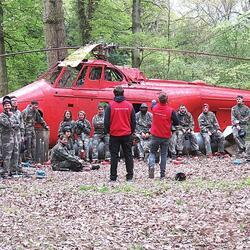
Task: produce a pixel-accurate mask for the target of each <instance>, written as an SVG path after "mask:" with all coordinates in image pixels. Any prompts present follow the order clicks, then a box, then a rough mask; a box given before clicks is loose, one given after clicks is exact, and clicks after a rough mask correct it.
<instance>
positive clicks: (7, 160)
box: [0, 96, 20, 176]
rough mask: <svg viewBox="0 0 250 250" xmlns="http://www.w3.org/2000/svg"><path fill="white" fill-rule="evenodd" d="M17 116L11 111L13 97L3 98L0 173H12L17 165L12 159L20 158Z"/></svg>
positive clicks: (0, 126)
mask: <svg viewBox="0 0 250 250" xmlns="http://www.w3.org/2000/svg"><path fill="white" fill-rule="evenodd" d="M19 126H20V124H19V122H18V120H17V119H16V116H15V115H14V114H13V113H12V112H11V99H10V97H8V96H6V97H4V98H3V112H2V113H1V114H0V142H1V143H0V145H1V159H0V162H1V167H0V175H1V176H5V175H12V174H13V173H14V172H16V171H17V166H15V165H12V159H13V158H16V159H17V158H18V141H17V136H16V132H15V130H18V129H20V127H19Z"/></svg>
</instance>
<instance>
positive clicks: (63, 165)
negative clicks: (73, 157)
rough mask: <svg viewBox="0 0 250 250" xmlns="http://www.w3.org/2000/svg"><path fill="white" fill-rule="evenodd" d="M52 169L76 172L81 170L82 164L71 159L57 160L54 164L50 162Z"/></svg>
mask: <svg viewBox="0 0 250 250" xmlns="http://www.w3.org/2000/svg"><path fill="white" fill-rule="evenodd" d="M52 169H53V170H54V171H69V170H70V171H74V172H78V171H81V170H82V169H83V166H82V164H81V163H77V162H71V161H67V160H66V161H61V162H58V163H56V164H53V162H52Z"/></svg>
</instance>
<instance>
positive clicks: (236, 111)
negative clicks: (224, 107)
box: [231, 95, 250, 153]
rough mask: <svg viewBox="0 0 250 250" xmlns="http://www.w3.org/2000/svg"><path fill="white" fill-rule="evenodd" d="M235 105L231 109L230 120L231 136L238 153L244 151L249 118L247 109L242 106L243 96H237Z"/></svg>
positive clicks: (249, 112)
mask: <svg viewBox="0 0 250 250" xmlns="http://www.w3.org/2000/svg"><path fill="white" fill-rule="evenodd" d="M236 100H237V105H235V106H233V107H232V110H231V120H232V126H233V127H232V129H233V136H234V139H235V142H236V145H237V147H238V153H242V152H244V151H245V149H246V146H245V143H246V135H247V128H248V121H249V117H250V110H249V107H248V106H246V105H244V104H243V96H241V95H239V96H237V99H236Z"/></svg>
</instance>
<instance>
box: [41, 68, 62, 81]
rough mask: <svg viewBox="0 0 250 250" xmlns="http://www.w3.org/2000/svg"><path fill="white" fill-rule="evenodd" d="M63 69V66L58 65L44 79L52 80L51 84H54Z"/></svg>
mask: <svg viewBox="0 0 250 250" xmlns="http://www.w3.org/2000/svg"><path fill="white" fill-rule="evenodd" d="M61 70H62V67H58V66H57V67H55V68H53V69H52V70H51V71H49V72H48V73H47V74H46V75H45V77H44V79H45V80H47V81H48V82H50V83H51V84H53V83H54V82H55V81H56V79H57V77H58V76H59V74H60V72H61Z"/></svg>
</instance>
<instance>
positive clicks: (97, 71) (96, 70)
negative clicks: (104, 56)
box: [89, 67, 102, 80]
mask: <svg viewBox="0 0 250 250" xmlns="http://www.w3.org/2000/svg"><path fill="white" fill-rule="evenodd" d="M101 75H102V67H93V68H92V69H91V71H90V74H89V79H90V80H100V79H101Z"/></svg>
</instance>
